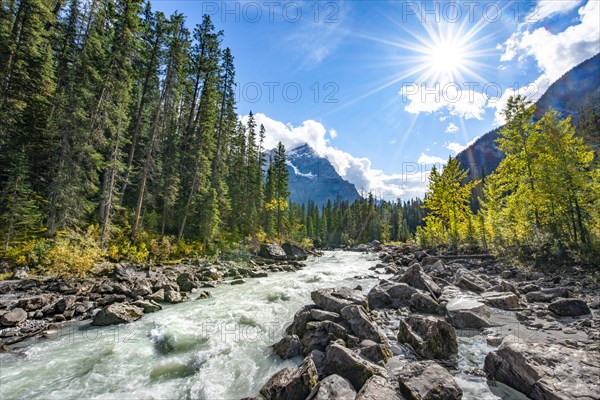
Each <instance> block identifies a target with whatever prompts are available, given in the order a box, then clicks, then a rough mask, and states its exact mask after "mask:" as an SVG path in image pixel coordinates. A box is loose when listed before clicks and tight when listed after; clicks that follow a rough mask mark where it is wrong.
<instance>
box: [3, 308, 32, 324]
mask: <svg viewBox="0 0 600 400" xmlns="http://www.w3.org/2000/svg"><path fill="white" fill-rule="evenodd" d="M26 319H27V311H25V310H23V309H22V308H18V307H17V308H13V309H12V310H10V311H8V312H6V313H4V314H3V315H2V316H0V325H2V326H15V325H18V324H20V323H21V322H24V321H25V320H26Z"/></svg>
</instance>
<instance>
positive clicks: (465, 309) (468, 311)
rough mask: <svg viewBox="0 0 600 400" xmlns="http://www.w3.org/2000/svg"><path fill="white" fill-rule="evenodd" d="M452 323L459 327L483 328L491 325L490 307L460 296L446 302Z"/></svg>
mask: <svg viewBox="0 0 600 400" xmlns="http://www.w3.org/2000/svg"><path fill="white" fill-rule="evenodd" d="M446 313H447V315H448V320H449V321H450V324H451V325H452V326H453V327H455V328H459V329H481V328H487V327H489V326H490V325H491V324H490V321H489V317H490V309H489V308H488V307H487V306H486V305H485V304H483V303H481V302H479V301H477V300H474V299H470V298H466V297H459V298H457V299H453V300H450V301H449V302H448V304H446Z"/></svg>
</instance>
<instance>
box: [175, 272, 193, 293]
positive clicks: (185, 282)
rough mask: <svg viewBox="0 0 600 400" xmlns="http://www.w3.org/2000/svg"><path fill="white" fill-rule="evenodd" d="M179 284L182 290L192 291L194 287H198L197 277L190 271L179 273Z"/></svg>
mask: <svg viewBox="0 0 600 400" xmlns="http://www.w3.org/2000/svg"><path fill="white" fill-rule="evenodd" d="M177 285H179V290H181V291H182V292H190V291H191V290H192V289H196V288H197V287H198V284H197V283H196V279H194V276H193V275H192V274H190V273H189V272H184V273H182V274H179V276H178V277H177Z"/></svg>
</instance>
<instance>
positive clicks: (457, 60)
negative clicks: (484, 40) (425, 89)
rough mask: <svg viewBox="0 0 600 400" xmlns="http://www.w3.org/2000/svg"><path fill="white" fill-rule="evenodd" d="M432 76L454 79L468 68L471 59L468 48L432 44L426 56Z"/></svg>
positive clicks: (448, 44) (450, 43)
mask: <svg viewBox="0 0 600 400" xmlns="http://www.w3.org/2000/svg"><path fill="white" fill-rule="evenodd" d="M424 59H425V60H427V63H428V64H429V66H428V68H429V70H430V72H431V75H436V76H439V77H444V78H446V79H453V78H454V76H455V75H456V74H457V73H459V72H460V71H461V70H463V69H464V67H465V66H467V64H468V62H469V59H468V55H467V51H466V48H465V47H464V46H462V45H461V44H460V43H452V42H442V43H431V44H430V45H429V46H428V47H427V50H426V51H425V54H424Z"/></svg>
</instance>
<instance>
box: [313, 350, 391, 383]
mask: <svg viewBox="0 0 600 400" xmlns="http://www.w3.org/2000/svg"><path fill="white" fill-rule="evenodd" d="M331 374H338V375H340V376H343V377H344V378H346V379H348V380H349V381H350V383H352V386H354V389H355V390H360V389H361V388H362V387H363V385H364V384H365V382H366V381H367V380H369V378H371V377H372V376H374V375H380V376H384V377H385V376H387V372H386V370H385V368H382V367H380V366H378V365H376V364H373V363H371V362H369V361H367V360H364V359H362V358H361V357H359V356H358V355H357V354H355V353H354V352H352V351H351V350H350V349H347V348H346V347H344V346H341V345H340V344H338V343H332V344H330V345H329V347H327V351H326V352H325V375H331Z"/></svg>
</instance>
